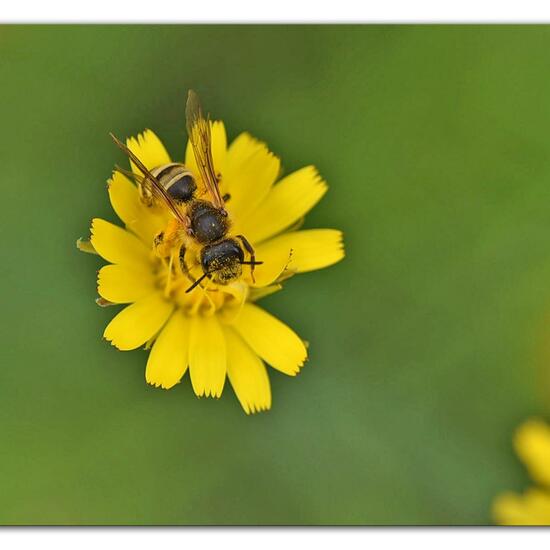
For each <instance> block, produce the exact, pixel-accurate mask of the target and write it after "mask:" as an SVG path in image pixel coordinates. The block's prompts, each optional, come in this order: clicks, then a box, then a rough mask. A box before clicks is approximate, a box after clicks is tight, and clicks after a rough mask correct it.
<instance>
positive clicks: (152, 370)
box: [145, 311, 189, 389]
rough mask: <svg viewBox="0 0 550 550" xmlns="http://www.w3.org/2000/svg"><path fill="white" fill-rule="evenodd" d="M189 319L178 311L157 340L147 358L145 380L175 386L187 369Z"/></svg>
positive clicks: (165, 385)
mask: <svg viewBox="0 0 550 550" xmlns="http://www.w3.org/2000/svg"><path fill="white" fill-rule="evenodd" d="M188 349H189V321H188V320H187V318H186V317H185V316H184V315H183V314H182V313H181V312H180V311H176V312H175V313H174V314H173V315H172V317H171V318H170V320H169V321H168V323H166V326H165V327H164V328H163V329H162V331H161V333H160V334H159V336H158V338H157V339H156V340H155V344H154V345H153V349H152V350H151V353H150V354H149V359H148V360H147V368H146V369H145V380H147V382H148V383H149V384H153V385H154V386H157V387H158V386H160V387H161V388H164V389H168V388H171V387H172V386H175V385H176V384H177V383H178V382H179V381H180V380H181V378H182V377H183V375H184V374H185V371H186V370H187V354H188Z"/></svg>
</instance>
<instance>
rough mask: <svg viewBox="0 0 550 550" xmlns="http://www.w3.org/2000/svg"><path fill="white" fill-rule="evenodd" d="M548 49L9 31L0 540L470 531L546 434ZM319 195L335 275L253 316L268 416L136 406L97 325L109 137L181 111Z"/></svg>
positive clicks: (437, 37)
mask: <svg viewBox="0 0 550 550" xmlns="http://www.w3.org/2000/svg"><path fill="white" fill-rule="evenodd" d="M549 47H550V27H544V26H515V27H512V26H500V27H496V26H495V27H489V26H456V27H449V26H331V27H324V26H317V27H315V26H263V27H262V26H65V27H61V26H49V27H48V26H43V27H40V26H3V27H1V28H0V79H1V82H2V85H1V88H0V121H1V127H2V131H1V132H0V160H1V166H2V170H1V176H0V178H1V186H2V187H1V189H2V200H3V206H4V207H3V209H2V216H1V224H2V226H1V229H2V230H1V239H2V240H1V243H2V255H3V260H2V264H1V265H2V268H1V269H2V319H3V323H2V334H3V346H2V352H1V353H2V355H1V363H2V368H1V371H0V372H1V374H0V403H1V404H2V405H1V409H2V412H1V413H0V433H1V434H2V450H1V451H0V486H1V487H2V490H1V491H0V523H3V524H29V523H33V524H34V523H38V524H50V523H54V524H98V523H101V524H120V523H124V524H303V523H305V524H453V525H456V524H480V523H488V522H489V521H490V515H489V509H490V503H491V500H492V498H493V496H494V495H495V494H496V493H498V492H499V491H501V490H504V489H521V488H522V487H523V486H524V485H526V483H527V477H526V475H525V474H524V472H523V469H522V468H521V466H520V465H519V463H518V461H517V460H516V458H515V457H514V455H513V453H512V451H511V434H512V431H513V429H514V428H515V427H516V425H517V424H519V423H520V422H521V421H522V420H524V419H525V418H526V417H527V416H529V415H531V414H543V415H544V414H545V413H550V407H549V404H550V373H549V369H548V364H549V359H550V339H549V334H548V326H549V317H550V316H549V314H550V243H549V235H550V204H549V203H548V202H547V200H548V197H549V191H548V189H549V183H550V137H549V136H550V77H549V74H550V73H549V69H550V58H549V56H548V49H549ZM190 87H193V88H194V89H196V90H198V92H199V93H200V94H201V96H202V100H203V103H204V104H205V105H206V107H207V109H208V110H209V111H210V112H211V113H212V115H213V116H214V117H215V118H223V119H224V121H225V122H226V125H227V128H228V130H229V133H230V137H235V136H236V135H237V134H238V133H239V132H241V131H243V130H249V131H250V132H251V133H253V134H254V135H256V136H257V137H259V138H261V139H263V140H265V141H266V142H267V143H268V144H269V146H270V147H271V148H272V150H273V151H275V152H276V153H277V154H278V155H280V156H281V157H282V159H283V163H284V166H285V169H286V170H287V171H290V170H293V169H296V168H298V167H300V166H303V165H306V164H310V163H313V164H315V165H317V166H318V168H319V169H320V171H321V173H322V174H323V175H324V177H325V178H326V179H327V180H328V182H329V184H330V191H329V194H328V195H327V197H326V198H325V199H324V200H323V201H322V203H321V204H320V205H319V206H318V207H317V208H316V209H315V210H314V212H313V213H312V214H311V215H310V216H309V217H308V220H307V224H306V227H336V228H342V229H343V230H344V231H345V235H346V244H347V258H346V260H345V261H344V262H343V263H341V264H339V265H337V266H336V267H333V268H331V269H329V270H325V271H320V272H316V273H312V274H308V275H304V276H301V277H299V278H295V279H293V280H292V281H290V282H289V284H288V285H287V286H286V288H285V290H284V291H283V292H282V293H280V294H278V295H275V296H272V297H270V298H268V299H266V300H265V302H264V304H265V306H266V307H267V308H268V309H269V310H271V311H272V312H274V313H275V314H276V315H278V316H279V317H280V318H282V319H283V320H285V321H286V322H288V323H289V324H290V325H291V326H292V327H294V328H295V329H296V330H297V331H298V332H299V333H300V334H301V335H302V336H303V337H304V338H305V339H307V340H309V341H310V343H311V346H310V353H311V357H310V361H309V363H308V364H307V365H306V367H305V368H304V369H303V371H302V373H301V374H300V375H299V376H298V377H297V378H295V379H291V378H287V377H285V376H284V375H280V374H278V373H276V372H274V371H271V373H270V375H271V380H272V389H273V394H274V398H273V409H272V411H270V412H269V413H267V414H260V415H256V416H252V417H247V416H246V415H245V414H244V413H243V412H242V411H241V409H240V406H239V405H238V403H237V400H236V399H235V397H234V395H232V390H231V388H230V386H229V385H226V388H225V392H224V395H223V397H222V399H221V400H220V401H213V400H206V399H202V400H199V399H196V398H195V397H194V396H193V392H192V390H191V387H190V384H189V379H188V376H187V375H186V377H185V379H184V380H183V383H182V384H180V385H178V386H177V387H176V388H174V389H173V390H171V391H168V392H166V391H163V390H160V389H155V388H152V387H150V386H147V385H146V383H145V381H144V368H145V361H146V355H145V353H144V352H143V351H135V352H131V353H121V352H117V351H116V350H115V349H114V348H112V347H110V346H109V345H108V344H107V343H106V342H104V341H102V339H101V334H102V331H103V328H104V326H105V325H106V323H107V322H108V320H109V319H110V318H111V317H112V315H113V310H102V309H100V308H98V307H96V306H95V304H94V301H93V300H94V298H95V276H96V270H97V269H98V268H99V267H100V266H101V265H102V262H101V260H100V259H99V258H97V257H93V256H87V255H83V254H81V253H79V252H77V250H76V248H75V240H76V238H77V237H79V236H86V235H87V234H88V227H89V221H90V219H91V218H92V217H95V216H102V217H105V218H106V219H109V220H112V221H115V220H116V218H115V215H114V213H113V212H112V210H111V208H110V206H109V203H108V197H107V194H106V189H105V181H106V179H107V178H108V176H109V174H110V170H111V168H112V166H113V165H114V163H115V162H121V156H120V154H119V152H118V151H117V150H116V148H115V147H114V146H113V144H112V143H111V141H110V139H109V138H108V132H109V131H114V132H115V133H117V134H118V135H132V134H135V133H137V132H138V131H140V130H142V129H143V128H145V127H150V128H152V129H154V130H155V131H156V132H157V133H158V134H159V135H160V136H161V138H163V140H165V143H166V144H167V146H168V148H169V150H170V151H171V152H172V154H173V155H174V156H178V155H179V156H180V157H181V156H183V144H184V140H185V131H184V120H183V111H184V100H185V95H186V91H187V89H188V88H190Z"/></svg>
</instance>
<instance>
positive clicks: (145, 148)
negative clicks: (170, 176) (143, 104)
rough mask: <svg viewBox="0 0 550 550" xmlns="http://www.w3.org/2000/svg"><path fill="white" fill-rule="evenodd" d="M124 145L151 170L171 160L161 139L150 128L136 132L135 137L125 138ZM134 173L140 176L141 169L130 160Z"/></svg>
mask: <svg viewBox="0 0 550 550" xmlns="http://www.w3.org/2000/svg"><path fill="white" fill-rule="evenodd" d="M126 146H127V147H128V149H130V151H132V153H134V155H136V157H137V158H138V159H139V160H141V162H143V164H145V168H147V169H148V170H152V169H153V168H156V167H157V166H162V165H163V164H168V163H170V162H172V161H171V160H170V155H169V154H168V152H167V151H166V149H165V147H164V145H163V144H162V141H160V139H159V138H158V137H157V135H156V134H155V132H153V131H152V130H149V129H147V130H145V131H143V132H142V133H141V134H138V136H137V138H135V137H131V138H128V139H127V140H126ZM130 164H131V166H132V171H133V172H134V174H137V175H138V176H141V175H142V173H141V171H140V170H139V169H138V168H137V167H136V166H135V165H134V163H133V162H130Z"/></svg>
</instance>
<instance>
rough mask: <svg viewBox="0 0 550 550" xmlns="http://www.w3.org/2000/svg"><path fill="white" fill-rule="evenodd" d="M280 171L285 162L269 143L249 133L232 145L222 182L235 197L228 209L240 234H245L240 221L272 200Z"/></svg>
mask: <svg viewBox="0 0 550 550" xmlns="http://www.w3.org/2000/svg"><path fill="white" fill-rule="evenodd" d="M280 169H281V161H280V160H279V159H278V158H277V157H276V156H275V155H274V154H273V153H271V152H270V151H269V149H268V148H267V146H266V145H265V143H262V142H261V141H258V140H256V139H254V138H253V137H252V136H251V135H250V134H248V133H246V132H245V133H243V134H241V135H240V136H238V137H237V139H235V141H234V142H233V143H232V144H231V145H230V147H229V150H228V151H227V159H226V164H225V170H224V172H223V174H222V182H223V185H224V191H225V192H227V193H229V194H230V195H231V198H230V199H229V201H228V202H227V209H228V211H229V213H230V215H231V217H232V218H233V219H234V220H235V227H236V232H237V233H241V232H242V231H240V230H239V227H240V225H239V221H240V220H243V219H245V218H246V217H248V215H249V214H250V213H251V212H253V211H254V210H255V209H256V208H257V207H258V205H259V204H260V203H261V202H262V201H263V200H264V198H265V197H266V196H268V193H269V191H270V189H271V187H272V186H273V184H274V183H275V180H276V179H277V176H278V175H279V171H280ZM293 200H294V199H293ZM263 221H264V220H262V222H263Z"/></svg>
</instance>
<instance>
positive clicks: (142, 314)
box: [78, 121, 344, 413]
mask: <svg viewBox="0 0 550 550" xmlns="http://www.w3.org/2000/svg"><path fill="white" fill-rule="evenodd" d="M210 124H211V135H212V153H213V160H214V164H215V167H216V170H217V172H219V174H220V176H221V181H220V189H221V192H222V194H224V195H225V194H227V196H229V197H230V199H229V200H228V202H227V203H226V209H227V212H228V215H229V219H230V220H231V223H232V227H231V233H232V234H234V235H236V234H243V235H246V237H247V239H248V240H249V241H250V242H251V243H252V245H253V246H254V249H255V253H256V258H257V260H261V261H262V262H263V263H262V264H261V265H257V266H256V267H255V272H254V275H255V276H254V278H252V277H251V272H250V269H249V268H247V269H243V273H242V275H241V276H240V278H239V279H238V280H236V281H233V282H232V283H230V284H227V285H218V284H215V283H214V282H213V281H211V280H209V279H207V280H206V284H205V285H204V286H197V288H195V289H194V290H193V291H192V292H189V293H186V290H187V289H188V288H189V284H190V282H189V281H190V279H189V275H190V273H189V272H187V273H185V271H186V268H182V266H181V265H180V261H177V259H176V261H174V262H172V261H170V262H168V261H167V260H166V259H163V258H160V257H159V256H158V254H155V253H154V240H155V237H156V236H157V235H158V234H159V233H160V232H162V231H164V230H165V229H166V227H167V224H169V223H170V221H171V214H170V213H169V212H168V211H167V209H166V208H163V207H162V206H161V205H159V204H153V205H152V206H151V205H150V203H149V204H146V201H144V200H143V197H140V194H139V190H138V186H136V185H135V184H134V182H132V181H131V179H129V178H128V177H126V176H125V175H123V174H122V173H120V171H114V172H113V175H112V178H111V179H110V180H109V185H108V190H109V197H110V200H111V204H112V206H113V209H114V210H115V212H116V213H117V215H118V217H119V218H120V219H121V220H122V222H123V223H124V225H125V228H121V227H119V226H117V225H113V224H112V223H109V222H107V221H105V220H102V219H98V218H96V219H94V220H93V221H92V226H91V239H90V241H89V242H87V241H82V240H80V241H79V243H78V246H79V248H80V249H81V250H84V251H88V252H96V253H97V254H99V255H100V256H101V257H102V258H104V259H105V260H107V261H108V262H110V264H109V265H106V266H104V267H102V268H101V270H100V271H99V275H98V293H99V295H100V297H101V298H100V299H99V301H98V303H100V304H102V305H110V304H130V305H128V306H127V307H125V308H124V309H123V310H122V311H120V312H119V313H118V314H117V315H116V316H115V317H114V318H113V319H112V321H111V322H110V323H109V324H108V326H107V328H106V329H105V332H104V337H105V338H106V339H107V340H109V341H110V342H111V343H112V345H114V346H115V347H117V348H118V349H120V350H132V349H135V348H138V347H140V346H143V345H145V347H146V349H149V348H151V352H150V354H149V358H148V361H147V366H146V371H145V378H146V380H147V382H148V383H149V384H152V385H154V386H157V387H161V388H165V389H168V388H171V387H173V386H174V385H175V384H177V383H178V382H180V380H181V379H182V377H183V376H184V374H185V373H186V371H187V370H188V369H189V374H190V378H191V384H192V386H193V390H194V392H195V393H196V395H197V396H199V397H200V396H207V397H208V396H211V397H219V396H220V395H221V394H222V391H223V388H224V384H225V378H226V375H227V376H228V378H229V381H230V382H231V385H232V386H233V389H234V391H235V394H236V396H237V398H238V400H239V402H240V403H241V405H242V407H243V409H244V410H245V411H246V413H253V412H256V411H261V410H267V409H269V408H270V407H271V389H270V383H269V378H268V375H267V370H266V367H265V365H264V362H265V363H267V364H269V365H270V366H271V367H273V368H275V369H277V370H279V371H281V372H283V373H285V374H287V375H290V376H294V375H296V374H297V373H298V371H299V370H300V368H301V367H302V365H303V364H304V361H305V360H306V358H307V351H306V346H305V345H304V342H303V341H302V340H301V339H300V338H299V337H298V336H297V335H296V334H295V333H294V332H293V331H292V330H291V329H290V328H289V327H288V326H286V325H285V324H284V323H282V322H281V321H279V320H278V319H276V318H275V317H273V316H272V315H270V314H269V313H267V312H266V311H265V310H264V309H262V308H260V307H258V306H257V305H256V304H255V303H254V302H256V301H257V300H258V299H260V298H262V297H264V296H266V295H268V294H272V293H274V292H276V291H278V290H280V289H281V285H282V282H283V281H285V280H286V279H287V278H288V277H290V276H292V275H294V274H297V273H303V272H306V271H311V270H316V269H321V268H324V267H327V266H329V265H331V264H334V263H336V262H338V261H340V260H341V259H342V258H343V256H344V251H343V244H342V234H341V232H340V231H337V230H334V229H312V230H301V231H300V230H297V229H298V226H299V225H300V222H301V220H302V219H303V217H304V215H305V214H306V213H307V212H308V211H309V210H310V209H311V208H313V207H314V206H315V204H317V202H318V201H319V200H320V199H321V198H322V197H323V195H324V194H325V192H326V190H327V185H326V183H325V182H324V181H323V179H322V178H321V177H320V176H319V174H318V172H317V170H316V169H315V168H314V167H313V166H307V167H305V168H302V169H300V170H297V171H296V172H293V173H291V174H289V175H288V176H286V177H284V178H282V179H281V180H280V181H278V182H277V178H278V176H279V173H280V161H279V159H278V158H277V157H276V156H274V155H273V154H272V153H271V152H270V151H269V150H268V148H267V147H266V145H265V144H263V143H261V142H260V141H258V140H256V139H254V138H253V137H252V136H250V135H249V134H248V133H242V134H241V135H239V136H238V137H237V138H236V139H235V140H234V141H233V142H232V143H231V144H230V145H229V146H227V139H226V132H225V127H224V124H223V123H222V122H220V121H216V122H211V123H210ZM127 146H128V148H129V149H130V150H131V151H132V152H133V153H134V154H135V155H137V157H138V158H139V159H140V160H141V161H142V162H143V164H144V165H145V167H146V168H147V169H148V170H153V169H154V168H156V167H159V166H162V165H166V164H168V163H170V162H172V161H171V159H170V157H169V155H168V153H167V151H166V149H165V147H164V145H163V144H162V143H161V141H160V140H159V138H158V137H157V136H156V135H155V134H154V133H153V132H152V131H151V130H146V131H145V132H143V133H142V134H140V135H139V136H138V137H137V138H131V139H129V140H127ZM184 164H185V165H186V166H187V167H188V168H189V169H190V170H191V171H192V172H193V174H194V177H195V178H196V179H197V181H199V178H200V172H199V171H198V170H197V165H196V162H195V158H194V155H193V152H192V148H191V146H190V144H189V143H188V145H187V150H186V154H185V160H184ZM131 166H132V169H133V170H134V173H135V174H136V175H137V176H138V177H139V176H141V174H140V172H139V170H137V168H136V167H135V166H133V163H132V164H131ZM191 253H192V254H195V256H196V255H197V253H198V252H197V250H192V251H191ZM186 254H187V253H186ZM184 265H185V264H184ZM248 267H249V266H248ZM189 271H191V274H192V275H193V276H194V277H195V279H196V278H198V277H199V276H200V274H201V273H200V262H195V263H194V264H192V266H191V268H190V269H189Z"/></svg>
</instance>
